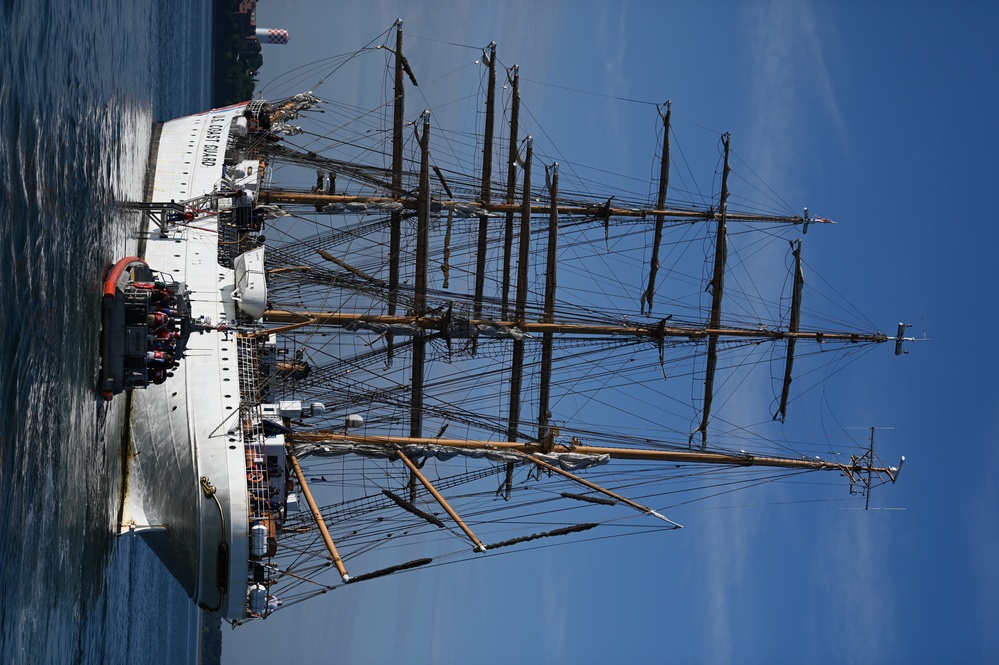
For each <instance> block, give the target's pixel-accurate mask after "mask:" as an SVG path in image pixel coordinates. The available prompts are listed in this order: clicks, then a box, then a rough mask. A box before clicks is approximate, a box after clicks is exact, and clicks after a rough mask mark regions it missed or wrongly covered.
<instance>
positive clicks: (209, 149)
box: [123, 106, 256, 619]
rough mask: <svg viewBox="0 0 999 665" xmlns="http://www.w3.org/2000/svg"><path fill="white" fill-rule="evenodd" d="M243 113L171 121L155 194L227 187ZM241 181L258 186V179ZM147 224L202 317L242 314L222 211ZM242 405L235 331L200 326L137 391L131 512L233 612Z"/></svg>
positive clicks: (242, 565) (197, 592)
mask: <svg viewBox="0 0 999 665" xmlns="http://www.w3.org/2000/svg"><path fill="white" fill-rule="evenodd" d="M242 111H243V107H242V106H238V107H231V108H227V109H222V110H216V111H211V112H208V113H203V114H199V115H194V116H188V117H184V118H179V119H176V120H171V121H169V122H166V123H164V124H163V126H162V128H161V131H160V132H159V133H158V134H159V135H158V141H157V142H154V146H153V152H152V155H151V160H155V162H153V163H152V164H151V169H152V171H151V173H150V176H151V182H152V189H151V193H150V194H149V200H150V201H155V202H170V201H177V202H183V201H189V200H191V199H194V198H196V197H199V196H203V195H205V194H207V193H210V192H213V191H216V190H217V189H218V187H219V186H220V183H221V182H222V180H223V176H224V166H223V157H224V154H225V149H226V144H227V140H228V135H229V131H230V124H231V122H232V120H233V119H234V118H237V117H239V116H240V115H241V114H242ZM248 175H249V174H248ZM238 184H239V186H240V187H241V188H243V189H249V190H252V189H254V188H255V187H256V179H255V176H252V177H246V178H244V179H242V180H241V181H240V182H239V183H238ZM147 223H148V226H147V227H145V228H143V229H141V231H140V232H141V233H142V234H143V235H144V236H145V243H144V244H145V252H144V258H145V260H146V261H147V263H149V264H150V266H152V267H153V268H154V269H156V270H158V271H160V272H161V273H164V274H166V275H170V276H172V278H173V279H174V280H176V281H178V282H184V283H186V284H187V286H188V289H189V291H190V301H191V315H192V317H193V318H194V319H195V320H197V319H199V318H200V317H204V319H206V320H211V321H213V322H219V321H227V320H231V319H233V318H234V316H235V309H234V303H233V301H232V299H231V297H230V296H231V293H232V290H233V288H234V287H233V285H234V275H233V271H232V270H231V269H227V268H224V267H222V266H220V265H219V264H218V262H217V254H218V243H219V237H218V232H217V224H218V223H217V217H216V216H215V214H213V213H211V212H209V211H207V210H206V211H205V212H204V213H199V214H198V215H197V216H196V217H195V219H194V220H192V221H191V222H190V223H186V224H178V225H170V227H169V229H168V230H167V231H166V233H161V230H160V228H159V227H158V226H157V225H156V224H155V223H153V221H152V220H151V219H150V220H148V222H147ZM239 406H240V390H239V371H238V364H237V356H236V337H235V334H234V333H225V332H218V331H210V332H204V333H203V334H194V335H192V336H191V339H190V341H189V344H188V348H187V352H186V354H185V358H184V360H183V361H182V362H181V363H180V366H179V367H178V368H177V369H176V370H175V375H174V376H173V377H172V378H170V379H169V380H168V381H166V382H165V383H163V384H161V385H150V386H149V387H148V388H146V389H145V390H136V391H134V392H133V393H132V409H131V414H130V418H131V427H130V431H131V446H132V450H133V453H132V459H131V461H130V468H129V476H130V481H129V492H128V496H127V499H126V502H125V510H124V520H123V522H124V526H125V527H129V526H131V527H132V528H133V530H135V531H136V532H137V533H139V534H141V535H142V537H143V538H144V539H145V540H146V542H147V543H148V544H149V545H150V546H151V547H152V548H153V550H154V551H155V552H156V553H157V555H158V556H159V557H160V558H161V559H162V560H163V562H164V564H165V565H166V566H167V567H168V568H169V569H170V571H171V573H172V574H173V575H174V576H175V577H176V578H177V580H178V581H179V582H180V583H181V585H182V586H183V587H184V589H185V591H186V592H187V593H188V595H190V596H191V598H192V599H193V600H194V601H195V602H196V603H197V604H198V605H199V606H201V607H203V608H206V609H211V610H218V611H220V612H221V614H222V615H223V616H224V617H226V618H231V619H239V618H242V617H244V616H245V614H246V602H247V600H246V598H247V595H246V594H247V585H248V582H247V568H246V562H247V560H248V557H249V531H248V527H249V524H248V520H247V509H248V508H247V505H248V494H247V478H246V463H245V453H244V447H243V443H242V428H241V426H240V422H239ZM143 527H150V528H143Z"/></svg>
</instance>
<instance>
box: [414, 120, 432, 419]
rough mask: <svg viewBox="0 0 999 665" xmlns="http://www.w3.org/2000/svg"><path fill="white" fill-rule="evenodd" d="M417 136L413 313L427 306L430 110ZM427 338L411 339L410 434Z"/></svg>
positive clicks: (418, 412) (418, 406)
mask: <svg viewBox="0 0 999 665" xmlns="http://www.w3.org/2000/svg"><path fill="white" fill-rule="evenodd" d="M419 138H420V190H419V196H418V199H419V202H420V205H419V206H417V215H416V274H415V276H414V285H415V291H414V294H413V295H414V303H413V307H414V309H415V311H416V315H417V316H422V315H423V314H424V313H425V312H426V309H427V272H428V270H429V257H430V111H424V112H423V134H422V135H421V136H420V137H419ZM426 347H427V340H426V338H425V337H424V336H423V335H417V336H416V337H415V338H414V339H413V381H412V392H411V399H410V416H409V433H410V436H422V435H423V376H424V362H425V360H426V358H425V356H426Z"/></svg>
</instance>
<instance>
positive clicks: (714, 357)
mask: <svg viewBox="0 0 999 665" xmlns="http://www.w3.org/2000/svg"><path fill="white" fill-rule="evenodd" d="M730 138H731V136H730V135H729V134H725V136H724V137H723V138H722V143H723V145H724V147H725V167H724V170H723V171H722V185H721V197H720V199H719V203H718V235H717V239H716V241H715V266H714V273H713V277H712V278H711V317H710V318H709V319H708V327H709V328H715V329H717V328H719V327H720V326H721V305H722V295H723V293H724V291H725V259H726V257H727V256H728V236H727V234H726V231H725V222H726V219H725V217H726V215H725V213H726V211H727V209H728V174H729V172H730V168H729V161H728V158H729V139H730ZM717 366H718V335H717V334H715V333H709V334H708V360H707V367H706V369H705V372H704V406H703V410H702V413H701V424H700V426H698V428H697V429H696V430H694V432H693V433H692V434H691V435H690V437H691V440H693V437H694V434H696V433H697V432H700V433H701V449H702V450H703V449H704V448H705V447H706V446H707V445H708V419H709V418H710V416H711V400H712V399H713V397H714V388H715V369H716V368H717Z"/></svg>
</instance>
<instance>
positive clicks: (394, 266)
mask: <svg viewBox="0 0 999 665" xmlns="http://www.w3.org/2000/svg"><path fill="white" fill-rule="evenodd" d="M402 75H403V57H402V19H398V20H396V33H395V88H394V91H395V98H394V100H393V101H394V103H393V105H392V197H393V198H396V199H397V198H399V197H400V196H401V195H402V123H403V115H404V113H405V101H406V89H405V87H404V85H403V80H402ZM390 224H391V227H390V229H391V230H390V232H389V234H390V235H389V291H388V313H389V315H394V314H395V312H396V303H397V302H398V299H399V259H400V256H401V254H400V250H401V247H402V212H401V211H399V210H393V211H392V216H391V221H390ZM385 341H386V344H387V357H386V362H387V363H388V364H389V365H391V364H392V358H393V356H394V355H395V349H394V346H393V344H392V342H393V336H392V335H391V334H390V335H386V338H385Z"/></svg>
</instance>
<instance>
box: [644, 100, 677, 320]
mask: <svg viewBox="0 0 999 665" xmlns="http://www.w3.org/2000/svg"><path fill="white" fill-rule="evenodd" d="M660 115H661V116H662V119H663V155H662V162H661V163H660V164H659V196H658V197H657V198H656V208H657V209H658V210H663V209H665V208H666V190H667V189H668V188H669V116H670V102H669V101H668V100H667V101H666V113H662V112H661V111H660ZM665 223H666V217H665V216H664V215H656V231H655V235H654V236H653V239H652V258H651V259H649V286H648V287H647V288H646V289H645V293H643V294H642V312H643V313H644V312H645V306H646V305H648V306H649V313H650V314H651V313H652V299H653V297H654V296H655V292H656V274H657V273H658V272H659V245H660V244H661V243H662V240H663V225H664V224H665Z"/></svg>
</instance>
